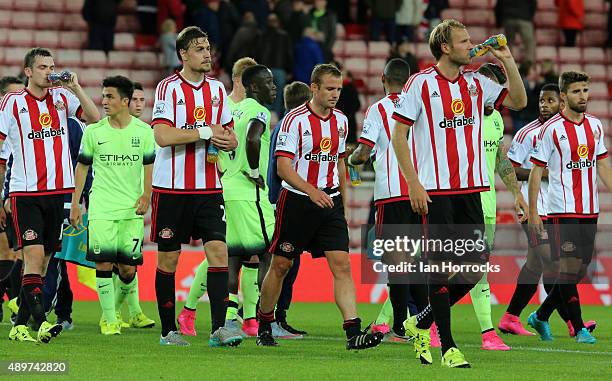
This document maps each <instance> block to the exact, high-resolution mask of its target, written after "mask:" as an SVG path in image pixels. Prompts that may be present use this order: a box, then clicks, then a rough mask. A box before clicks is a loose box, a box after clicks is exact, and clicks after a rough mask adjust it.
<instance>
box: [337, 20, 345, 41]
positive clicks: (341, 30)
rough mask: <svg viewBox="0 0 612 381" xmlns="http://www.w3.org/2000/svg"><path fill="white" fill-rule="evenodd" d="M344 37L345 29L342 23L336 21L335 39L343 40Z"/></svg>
mask: <svg viewBox="0 0 612 381" xmlns="http://www.w3.org/2000/svg"><path fill="white" fill-rule="evenodd" d="M345 37H346V31H345V30H344V25H342V24H340V23H337V24H336V41H338V40H344V38H345Z"/></svg>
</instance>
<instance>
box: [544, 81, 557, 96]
mask: <svg viewBox="0 0 612 381" xmlns="http://www.w3.org/2000/svg"><path fill="white" fill-rule="evenodd" d="M542 91H554V92H555V93H557V96H559V93H560V91H559V85H556V84H554V83H547V84H545V85H544V86H542V88H541V89H540V92H542Z"/></svg>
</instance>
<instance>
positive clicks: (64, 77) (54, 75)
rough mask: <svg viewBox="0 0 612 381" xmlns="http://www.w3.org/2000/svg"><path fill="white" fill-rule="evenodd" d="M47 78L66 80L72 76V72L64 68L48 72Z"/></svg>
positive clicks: (50, 79)
mask: <svg viewBox="0 0 612 381" xmlns="http://www.w3.org/2000/svg"><path fill="white" fill-rule="evenodd" d="M48 78H49V82H59V81H64V82H68V81H70V78H72V73H70V72H69V71H68V70H64V71H62V72H61V73H51V74H49V77H48Z"/></svg>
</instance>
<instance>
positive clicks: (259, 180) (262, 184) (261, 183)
mask: <svg viewBox="0 0 612 381" xmlns="http://www.w3.org/2000/svg"><path fill="white" fill-rule="evenodd" d="M242 174H243V175H245V176H246V178H247V179H249V181H250V182H252V183H253V184H255V185H256V186H258V187H259V188H261V189H265V188H266V182H265V181H264V178H263V176H261V175H259V177H257V178H255V177H251V176H249V174H248V173H247V171H242Z"/></svg>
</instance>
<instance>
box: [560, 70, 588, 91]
mask: <svg viewBox="0 0 612 381" xmlns="http://www.w3.org/2000/svg"><path fill="white" fill-rule="evenodd" d="M590 79H591V77H589V75H588V74H587V73H584V72H582V71H564V72H563V73H561V75H560V76H559V90H560V91H561V92H562V93H567V89H568V88H569V85H571V84H572V83H576V82H589V80H590Z"/></svg>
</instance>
